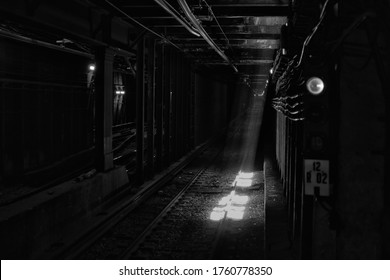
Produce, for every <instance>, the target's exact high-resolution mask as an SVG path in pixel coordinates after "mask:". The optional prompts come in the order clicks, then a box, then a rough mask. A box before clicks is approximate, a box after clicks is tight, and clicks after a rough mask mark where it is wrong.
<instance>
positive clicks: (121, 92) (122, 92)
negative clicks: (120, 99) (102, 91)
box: [115, 90, 125, 95]
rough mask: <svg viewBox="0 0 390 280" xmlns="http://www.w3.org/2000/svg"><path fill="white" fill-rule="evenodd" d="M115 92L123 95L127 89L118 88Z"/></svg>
mask: <svg viewBox="0 0 390 280" xmlns="http://www.w3.org/2000/svg"><path fill="white" fill-rule="evenodd" d="M115 94H118V95H123V94H125V91H123V90H116V91H115Z"/></svg>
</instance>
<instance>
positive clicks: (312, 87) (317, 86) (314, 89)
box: [306, 77, 325, 95]
mask: <svg viewBox="0 0 390 280" xmlns="http://www.w3.org/2000/svg"><path fill="white" fill-rule="evenodd" d="M306 88H307V90H308V91H309V92H310V93H311V94H313V95H319V94H321V92H323V90H324V88H325V84H324V81H323V80H321V79H320V78H318V77H311V78H310V79H309V80H307V82H306Z"/></svg>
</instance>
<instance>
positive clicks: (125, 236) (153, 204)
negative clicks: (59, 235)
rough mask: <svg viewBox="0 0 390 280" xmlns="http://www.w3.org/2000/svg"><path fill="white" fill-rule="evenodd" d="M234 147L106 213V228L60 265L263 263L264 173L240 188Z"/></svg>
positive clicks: (210, 154)
mask: <svg viewBox="0 0 390 280" xmlns="http://www.w3.org/2000/svg"><path fill="white" fill-rule="evenodd" d="M234 135H235V133H232V135H231V137H233V136H234ZM233 138H234V137H233ZM233 142H234V141H233ZM235 142H237V141H235ZM238 142H240V141H238ZM236 144H237V143H236ZM222 146H223V145H222ZM228 146H229V145H228ZM233 146H234V145H233ZM231 148H233V149H236V150H237V147H230V148H229V147H225V148H223V147H221V145H220V146H219V147H218V146H214V147H213V148H209V149H207V150H205V151H204V152H203V153H202V154H201V155H199V156H198V157H197V158H196V159H195V160H194V161H193V162H192V163H191V164H189V165H188V166H186V167H185V168H184V169H182V170H181V171H180V172H177V175H176V176H175V177H171V178H170V179H171V180H170V181H169V180H166V182H163V183H161V184H160V185H159V186H158V187H154V188H153V190H151V189H150V190H147V189H148V188H145V189H144V192H143V193H142V192H141V193H137V195H135V196H134V197H133V198H132V199H131V200H129V201H127V203H126V206H122V207H119V208H118V209H117V210H116V211H113V212H111V213H103V215H106V216H107V219H106V222H105V223H102V225H100V226H99V227H96V228H94V229H93V230H91V232H90V234H88V235H86V236H85V237H84V238H83V239H82V240H80V241H79V242H78V243H77V244H75V246H73V248H70V249H69V250H68V252H69V254H67V255H66V256H64V255H63V256H61V258H71V259H215V258H219V259H220V258H228V259H235V258H242V259H251V258H253V259H259V258H263V251H264V250H263V248H262V247H263V243H264V242H263V231H264V225H263V222H264V221H263V214H264V213H263V212H262V211H263V208H264V207H263V183H262V182H263V181H262V180H263V178H262V172H260V171H258V172H254V173H253V174H252V175H251V176H252V177H251V179H250V180H251V181H252V183H251V186H246V187H245V188H242V187H239V186H237V178H238V177H237V173H238V171H239V162H240V160H239V158H240V157H241V156H242V155H241V154H240V153H237V152H232V150H230V149H231ZM246 176H247V175H246ZM228 208H229V209H228ZM244 211H245V215H244V214H243V213H244ZM239 213H241V214H239ZM240 215H241V217H239V216H240ZM243 216H245V217H246V218H245V219H243ZM242 241H245V242H244V243H245V245H243V244H244V243H243V242H242Z"/></svg>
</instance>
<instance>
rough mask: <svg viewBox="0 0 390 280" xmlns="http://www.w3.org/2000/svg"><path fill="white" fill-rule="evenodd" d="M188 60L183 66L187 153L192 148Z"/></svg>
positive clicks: (185, 143)
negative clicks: (190, 144) (190, 145)
mask: <svg viewBox="0 0 390 280" xmlns="http://www.w3.org/2000/svg"><path fill="white" fill-rule="evenodd" d="M188 65H189V64H188V60H187V59H185V60H184V67H183V75H184V78H183V80H184V82H183V85H184V87H183V108H184V115H183V143H184V145H183V148H184V150H183V152H184V153H187V152H188V151H189V149H190V147H189V143H190V137H189V134H190V133H189V132H190V122H189V119H190V115H191V111H190V106H189V104H190V103H189V100H190V98H189V97H190V91H189V85H190V79H189V67H188Z"/></svg>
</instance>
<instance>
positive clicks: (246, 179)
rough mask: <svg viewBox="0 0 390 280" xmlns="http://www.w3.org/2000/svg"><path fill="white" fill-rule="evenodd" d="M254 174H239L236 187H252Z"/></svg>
mask: <svg viewBox="0 0 390 280" xmlns="http://www.w3.org/2000/svg"><path fill="white" fill-rule="evenodd" d="M252 178H253V172H250V173H249V172H241V171H240V172H238V175H237V176H236V179H235V180H234V182H233V184H234V185H235V186H236V187H242V188H247V187H250V186H252Z"/></svg>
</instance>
